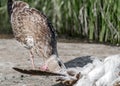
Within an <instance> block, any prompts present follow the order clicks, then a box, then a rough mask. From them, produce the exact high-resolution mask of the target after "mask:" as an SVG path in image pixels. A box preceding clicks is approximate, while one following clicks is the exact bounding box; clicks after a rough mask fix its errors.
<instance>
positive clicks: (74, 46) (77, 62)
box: [0, 39, 120, 86]
mask: <svg viewBox="0 0 120 86" xmlns="http://www.w3.org/2000/svg"><path fill="white" fill-rule="evenodd" d="M58 52H59V55H60V58H61V59H62V60H63V61H64V63H65V65H66V66H67V67H76V66H80V67H82V66H83V65H85V64H86V63H87V62H91V60H90V58H89V57H90V56H94V57H99V58H103V57H106V56H109V55H114V54H120V47H115V46H108V45H102V44H88V43H63V42H59V43H58ZM36 63H38V65H39V64H40V59H39V60H38V58H36ZM12 67H24V68H29V67H31V63H30V59H29V54H28V51H27V50H26V49H25V48H23V47H22V46H21V45H19V44H18V42H16V41H15V40H14V39H0V86H62V85H61V84H59V83H57V82H55V77H50V76H49V77H45V76H32V75H25V74H21V73H19V72H16V71H15V70H13V69H12Z"/></svg>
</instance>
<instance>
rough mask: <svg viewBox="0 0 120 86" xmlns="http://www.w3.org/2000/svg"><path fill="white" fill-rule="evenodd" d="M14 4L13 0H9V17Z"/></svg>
mask: <svg viewBox="0 0 120 86" xmlns="http://www.w3.org/2000/svg"><path fill="white" fill-rule="evenodd" d="M12 5H13V0H8V2H7V10H8V15H9V17H10V16H11V14H12Z"/></svg>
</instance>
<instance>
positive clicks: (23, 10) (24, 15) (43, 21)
mask: <svg viewBox="0 0 120 86" xmlns="http://www.w3.org/2000/svg"><path fill="white" fill-rule="evenodd" d="M11 24H12V29H13V33H14V36H15V38H16V39H17V40H18V41H19V42H21V43H22V44H24V45H26V46H28V47H29V45H28V44H27V42H26V38H27V37H32V38H33V42H34V43H33V46H31V47H30V48H32V49H33V51H34V52H36V53H37V54H39V55H40V56H41V57H45V58H49V57H50V56H51V55H52V54H57V49H56V34H55V30H54V28H53V26H52V25H51V23H50V22H49V21H48V19H47V17H46V16H45V15H44V14H43V13H41V12H39V11H38V10H36V9H34V8H30V7H29V5H28V4H27V3H25V2H22V1H14V3H13V4H12V12H11Z"/></svg>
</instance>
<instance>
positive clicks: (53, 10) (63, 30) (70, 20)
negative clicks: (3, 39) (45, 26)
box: [0, 0, 120, 44]
mask: <svg viewBox="0 0 120 86" xmlns="http://www.w3.org/2000/svg"><path fill="white" fill-rule="evenodd" d="M22 1H25V2H27V3H29V4H30V6H31V7H35V8H37V9H38V10H40V11H42V12H43V13H44V14H45V15H47V16H48V18H49V20H50V21H51V22H52V23H53V26H54V27H55V29H56V31H57V33H58V35H59V36H61V35H63V36H67V37H77V38H81V39H87V40H90V41H97V42H108V43H111V44H120V0H22ZM6 3H7V0H0V34H3V33H4V34H11V33H12V30H11V26H10V23H9V19H8V14H7V6H6Z"/></svg>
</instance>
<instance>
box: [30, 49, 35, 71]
mask: <svg viewBox="0 0 120 86" xmlns="http://www.w3.org/2000/svg"><path fill="white" fill-rule="evenodd" d="M30 59H31V62H32V68H33V69H35V64H34V56H33V53H32V51H31V50H30Z"/></svg>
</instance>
